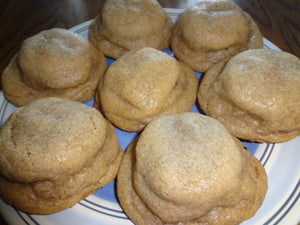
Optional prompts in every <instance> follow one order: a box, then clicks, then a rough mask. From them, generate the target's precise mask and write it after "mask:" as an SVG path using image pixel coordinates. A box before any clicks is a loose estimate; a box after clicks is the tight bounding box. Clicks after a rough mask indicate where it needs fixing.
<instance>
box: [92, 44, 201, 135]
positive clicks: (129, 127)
mask: <svg viewBox="0 0 300 225" xmlns="http://www.w3.org/2000/svg"><path fill="white" fill-rule="evenodd" d="M197 88H198V79H197V77H196V74H195V73H194V72H193V71H192V70H191V69H190V68H188V67H187V66H185V65H184V64H182V63H180V62H179V61H177V60H175V59H174V58H173V57H171V56H169V55H168V54H166V53H164V52H161V51H159V50H156V49H153V48H148V47H146V48H142V49H139V50H131V51H130V52H128V53H126V54H125V55H123V56H122V57H120V58H118V59H117V60H116V61H115V62H113V63H112V64H111V66H110V67H109V68H108V69H107V71H106V72H105V74H104V77H103V80H102V82H101V83H100V84H99V87H98V89H97V93H96V98H95V100H96V105H98V106H96V107H98V108H100V109H101V110H102V111H103V113H104V114H105V116H106V118H107V119H108V120H110V121H111V122H112V123H113V124H114V125H115V126H117V127H119V128H121V129H123V130H126V131H140V130H142V129H143V128H144V126H145V125H146V124H147V123H149V122H150V121H151V120H152V119H153V118H154V117H156V116H157V115H159V114H163V113H171V112H185V111H190V110H191V109H192V108H193V105H194V104H195V101H196V93H197Z"/></svg>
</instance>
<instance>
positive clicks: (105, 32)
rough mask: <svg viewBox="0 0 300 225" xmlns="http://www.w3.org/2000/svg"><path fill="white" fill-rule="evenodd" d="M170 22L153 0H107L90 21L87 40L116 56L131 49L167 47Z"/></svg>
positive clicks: (109, 54) (171, 25)
mask: <svg viewBox="0 0 300 225" xmlns="http://www.w3.org/2000/svg"><path fill="white" fill-rule="evenodd" d="M172 27H173V21H172V19H171V17H170V16H169V14H168V13H167V12H165V11H164V10H163V8H162V7H161V5H160V4H159V3H158V2H157V1H156V0H127V1H123V0H108V1H106V2H105V4H104V6H103V9H102V10H101V11H100V13H99V14H98V16H97V17H96V18H95V19H94V20H93V22H92V24H91V26H90V30H89V40H90V41H91V42H92V43H93V44H94V45H95V46H96V47H97V48H98V49H100V50H101V51H102V52H103V53H104V55H106V56H109V57H112V58H118V57H120V56H121V55H123V54H124V53H126V52H128V51H129V50H131V49H139V48H143V47H152V48H156V49H159V50H162V49H165V48H168V47H169V37H170V35H171V29H172Z"/></svg>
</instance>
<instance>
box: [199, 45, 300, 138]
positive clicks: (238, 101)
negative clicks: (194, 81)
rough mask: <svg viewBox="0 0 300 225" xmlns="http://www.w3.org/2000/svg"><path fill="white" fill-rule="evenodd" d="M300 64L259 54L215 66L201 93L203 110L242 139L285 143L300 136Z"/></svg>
mask: <svg viewBox="0 0 300 225" xmlns="http://www.w3.org/2000/svg"><path fill="white" fill-rule="evenodd" d="M299 87H300V60H299V59H298V58H297V57H296V56H294V55H292V54H290V53H287V52H282V51H277V50H271V49H253V50H247V51H244V52H242V53H239V54H238V55H236V56H235V57H233V58H232V59H230V60H229V61H227V62H226V61H225V62H220V63H218V64H216V65H215V66H213V67H211V68H210V69H209V70H208V71H207V72H206V73H205V75H204V78H203V79H202V82H201V83H200V87H199V91H198V101H199V104H200V106H201V108H202V110H203V111H204V112H205V113H206V114H207V115H209V116H212V117H214V118H216V119H218V120H219V121H220V122H222V123H223V124H224V125H225V126H226V127H227V128H228V129H229V130H230V132H231V133H232V134H233V135H235V136H237V137H239V138H242V139H246V140H251V141H258V142H283V141H287V140H290V139H292V138H294V137H296V136H297V135H299V134H300V129H299V127H300V102H299V96H300V89H299Z"/></svg>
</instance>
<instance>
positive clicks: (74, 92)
mask: <svg viewBox="0 0 300 225" xmlns="http://www.w3.org/2000/svg"><path fill="white" fill-rule="evenodd" d="M106 68H107V63H106V59H105V57H104V55H103V54H102V53H101V52H100V51H98V50H97V49H96V48H95V47H94V46H93V45H92V44H91V43H90V42H89V41H88V40H86V39H84V38H83V37H81V36H79V35H78V34H75V33H73V32H71V31H69V30H65V29H59V28H53V29H50V30H45V31H42V32H40V33H38V34H36V35H35V36H32V37H30V38H28V39H26V40H25V41H24V42H23V43H22V46H21V48H20V49H19V51H18V52H17V53H16V55H15V56H14V57H13V59H12V60H11V62H10V63H9V65H8V66H7V67H6V68H5V70H4V72H3V74H2V87H3V93H4V95H5V97H6V98H7V99H8V100H9V101H10V102H11V103H12V104H14V105H16V106H24V105H26V104H28V103H30V102H32V101H33V100H36V99H39V98H44V97H63V98H69V99H71V100H75V101H79V102H84V101H87V100H90V99H91V98H92V97H93V96H94V95H95V90H96V87H97V84H98V82H99V80H100V78H101V76H102V75H103V73H104V71H105V70H106Z"/></svg>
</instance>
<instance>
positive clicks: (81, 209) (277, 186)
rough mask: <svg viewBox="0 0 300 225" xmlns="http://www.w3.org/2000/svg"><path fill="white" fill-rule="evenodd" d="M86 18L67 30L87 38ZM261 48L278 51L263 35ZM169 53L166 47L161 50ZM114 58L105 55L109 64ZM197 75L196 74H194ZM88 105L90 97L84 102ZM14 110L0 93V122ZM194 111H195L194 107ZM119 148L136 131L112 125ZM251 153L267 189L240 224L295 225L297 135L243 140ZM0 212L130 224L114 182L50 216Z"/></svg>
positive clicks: (3, 207) (299, 178) (9, 212)
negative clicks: (275, 139)
mask: <svg viewBox="0 0 300 225" xmlns="http://www.w3.org/2000/svg"><path fill="white" fill-rule="evenodd" d="M166 11H167V12H168V13H169V14H170V15H171V17H172V19H173V20H174V21H175V20H176V18H177V16H178V15H179V14H180V13H181V12H182V10H180V9H166ZM90 23H91V20H90V21H87V22H85V23H82V24H79V25H78V26H75V27H73V28H71V29H70V30H71V31H73V32H75V33H78V34H80V35H82V36H83V37H85V38H87V37H88V30H89V25H90ZM264 48H269V49H276V50H280V49H279V48H278V47H276V46H275V45H274V44H273V43H271V42H270V41H268V40H267V39H265V38H264ZM164 51H165V52H167V53H168V54H170V55H173V54H172V52H171V50H170V49H166V50H164ZM113 61H114V60H113V59H110V58H107V63H108V65H110V64H111V63H112V62H113ZM196 74H197V76H198V78H199V77H200V76H201V74H200V73H196ZM85 104H87V105H89V106H92V104H93V100H90V101H88V102H85ZM14 110H16V107H15V106H13V105H12V104H10V103H9V102H8V101H7V100H6V99H5V98H4V96H3V93H2V92H1V93H0V124H1V125H2V124H3V123H4V122H5V121H6V119H7V118H8V116H9V115H10V114H11V113H12V112H13V111H14ZM192 111H194V112H198V110H197V108H196V107H194V108H193V110H192ZM116 131H117V134H118V138H119V141H120V144H121V147H122V148H123V149H126V147H127V146H128V144H129V143H130V142H131V141H132V140H133V139H134V138H135V137H136V135H137V133H127V132H124V131H121V130H119V129H117V128H116ZM244 144H245V145H246V146H247V147H248V148H249V150H250V151H251V154H252V155H254V156H255V157H256V158H258V159H259V160H260V162H261V163H262V165H263V166H264V167H265V169H266V172H267V176H268V192H267V194H266V198H265V200H264V203H263V205H262V206H261V208H260V209H259V210H258V212H257V213H256V215H255V216H254V217H252V218H251V219H249V220H247V221H245V222H243V223H242V225H253V224H256V225H257V224H282V225H290V224H291V225H295V224H298V223H299V222H300V214H299V212H300V136H298V137H297V138H295V139H293V140H291V141H288V142H284V143H279V144H257V143H251V142H250V143H249V142H244ZM0 211H1V214H2V215H3V217H4V219H5V220H6V221H7V222H8V224H20V225H21V224H24V225H25V224H26V225H28V224H33V225H37V224H43V225H56V224H64V225H76V224H89V225H96V224H97V225H114V224H118V225H121V224H122V225H127V224H128V225H129V224H131V225H132V222H131V221H130V220H129V219H128V218H127V216H126V215H125V214H124V213H123V211H122V209H121V207H120V205H119V204H118V201H117V197H116V192H115V181H112V182H111V183H110V184H108V185H107V186H105V187H104V188H102V189H99V190H98V191H97V192H96V193H94V194H93V195H90V196H89V197H87V198H86V199H84V200H82V201H80V202H78V203H77V204H76V205H75V206H74V207H72V208H70V209H66V210H63V211H61V212H58V213H55V214H51V215H31V214H27V213H24V212H21V211H19V210H17V209H15V208H13V207H11V206H8V205H7V204H5V203H4V202H3V201H2V200H0Z"/></svg>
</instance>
